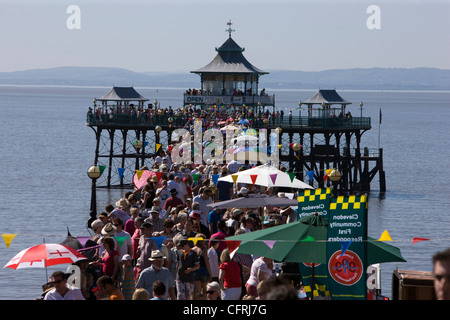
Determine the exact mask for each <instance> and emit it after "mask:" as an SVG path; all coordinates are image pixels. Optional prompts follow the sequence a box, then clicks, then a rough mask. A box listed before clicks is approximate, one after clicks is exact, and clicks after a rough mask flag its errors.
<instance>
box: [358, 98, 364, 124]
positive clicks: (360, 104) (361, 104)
mask: <svg viewBox="0 0 450 320" xmlns="http://www.w3.org/2000/svg"><path fill="white" fill-rule="evenodd" d="M359 106H360V108H361V122H362V109H363V102H362V101H361V102H360V103H359Z"/></svg>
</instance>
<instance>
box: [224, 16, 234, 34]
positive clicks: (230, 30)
mask: <svg viewBox="0 0 450 320" xmlns="http://www.w3.org/2000/svg"><path fill="white" fill-rule="evenodd" d="M232 24H233V23H232V22H231V20H229V21H228V22H227V26H228V29H227V30H225V31H226V32H228V35H229V37H230V38H231V33H232V32H234V30H233V29H231V25H232Z"/></svg>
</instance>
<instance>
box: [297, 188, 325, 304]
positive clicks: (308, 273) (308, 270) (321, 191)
mask: <svg viewBox="0 0 450 320" xmlns="http://www.w3.org/2000/svg"><path fill="white" fill-rule="evenodd" d="M330 197H331V189H330V188H318V189H314V190H311V189H306V190H301V191H299V194H298V210H297V219H300V218H303V217H306V216H309V215H312V214H315V213H316V212H317V214H319V215H320V216H322V217H323V218H328V211H329V209H330ZM298 267H299V270H300V274H301V277H302V284H303V287H304V289H305V292H306V294H307V295H308V297H311V295H313V297H317V296H319V295H320V296H329V288H328V272H327V266H326V264H317V263H316V264H315V265H314V288H311V279H312V277H313V275H312V271H313V270H312V263H303V262H300V263H299V264H298Z"/></svg>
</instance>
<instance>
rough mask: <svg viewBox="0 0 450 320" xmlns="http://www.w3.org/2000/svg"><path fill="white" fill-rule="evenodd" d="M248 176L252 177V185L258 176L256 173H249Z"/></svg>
mask: <svg viewBox="0 0 450 320" xmlns="http://www.w3.org/2000/svg"><path fill="white" fill-rule="evenodd" d="M250 178H251V179H252V183H253V185H255V182H256V178H258V175H257V174H251V175H250Z"/></svg>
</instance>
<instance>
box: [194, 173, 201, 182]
mask: <svg viewBox="0 0 450 320" xmlns="http://www.w3.org/2000/svg"><path fill="white" fill-rule="evenodd" d="M199 178H200V174H198V173H194V174H193V175H192V179H193V180H194V183H197V181H198V179H199Z"/></svg>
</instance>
